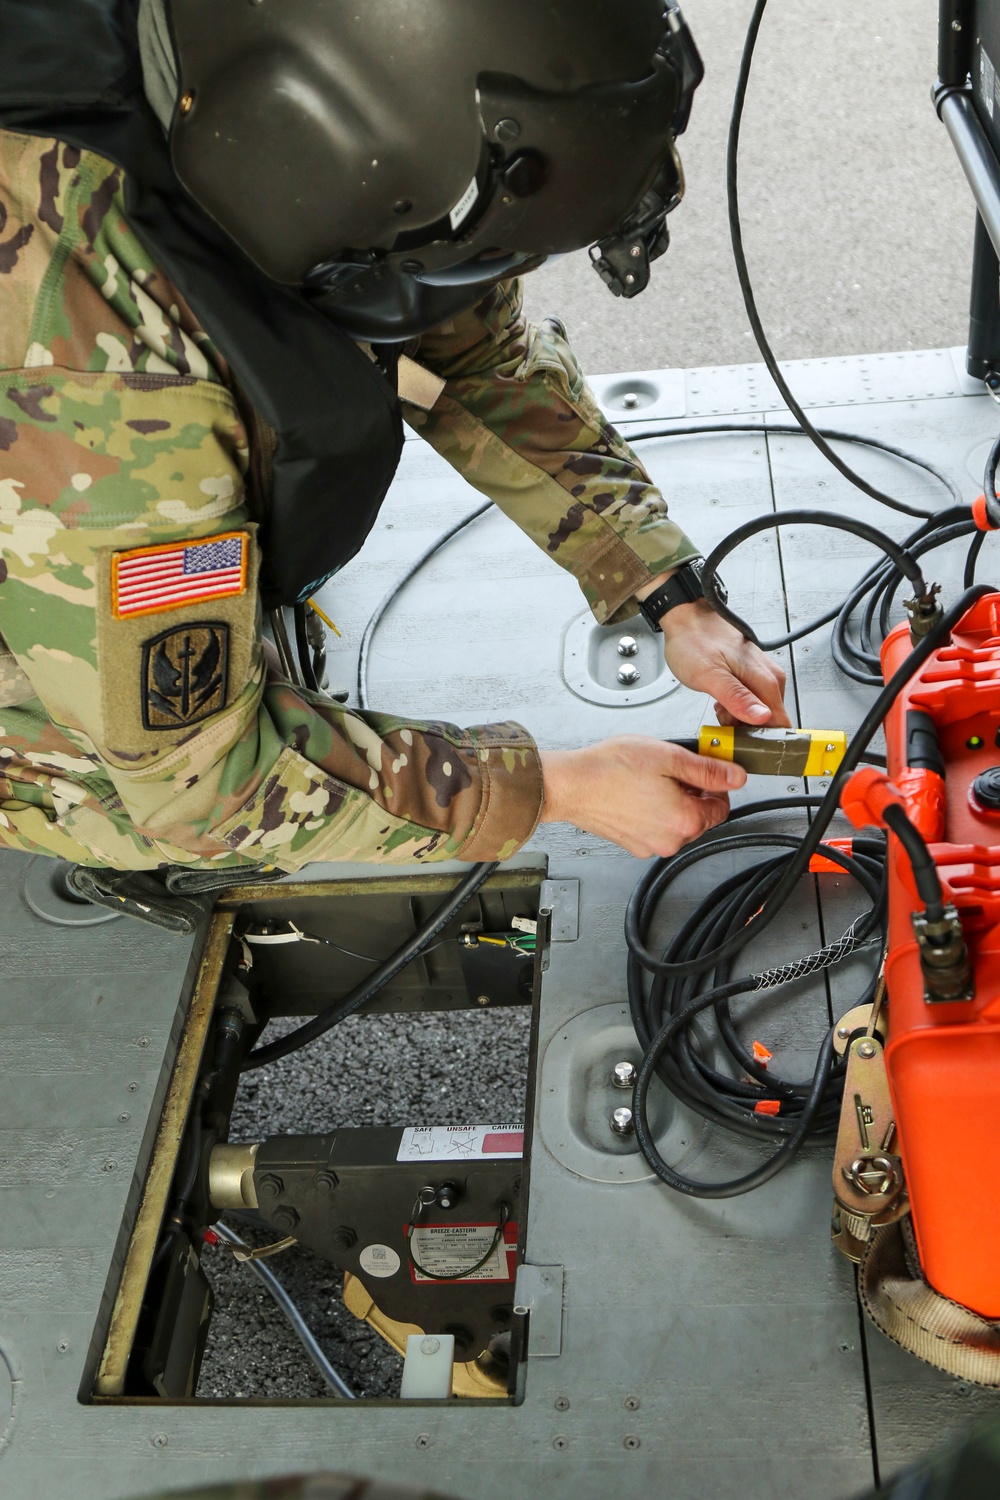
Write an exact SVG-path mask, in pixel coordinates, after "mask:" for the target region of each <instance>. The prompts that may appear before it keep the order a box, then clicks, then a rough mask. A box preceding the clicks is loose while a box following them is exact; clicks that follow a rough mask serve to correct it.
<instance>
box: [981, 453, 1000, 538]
mask: <svg viewBox="0 0 1000 1500" xmlns="http://www.w3.org/2000/svg"><path fill="white" fill-rule="evenodd" d="M998 463H1000V437H997V438H996V439H995V440H994V443H993V446H992V448H991V449H990V451H989V456H988V458H987V460H986V473H985V475H984V477H983V498H984V499H985V501H986V514H987V516H988V517H989V521H990V525H991V526H993V527H1000V498H998V496H997V464H998Z"/></svg>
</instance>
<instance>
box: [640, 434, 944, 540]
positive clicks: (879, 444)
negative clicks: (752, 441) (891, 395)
mask: <svg viewBox="0 0 1000 1500" xmlns="http://www.w3.org/2000/svg"><path fill="white" fill-rule="evenodd" d="M765 424H766V425H763V426H762V425H761V424H760V423H759V422H711V423H708V424H706V425H705V426H701V427H699V426H687V427H644V428H643V430H642V431H641V432H632V433H630V434H629V439H628V440H629V442H630V443H644V442H649V441H651V440H652V439H654V438H680V437H712V436H714V435H716V434H719V435H723V434H725V433H747V434H748V435H749V436H751V437H758V438H763V439H764V441H765V442H766V441H767V439H768V438H771V437H808V436H809V434H808V432H806V431H805V430H804V429H803V428H802V427H796V426H792V424H791V423H789V422H774V421H770V420H768V419H766V418H765ZM815 430H816V431H817V432H818V433H819V435H820V437H822V438H825V439H826V440H827V442H834V443H855V444H857V446H858V447H860V448H874V449H875V450H876V452H879V453H888V454H889V455H890V456H891V457H892V458H900V459H902V460H903V462H904V463H908V464H912V465H913V467H914V468H915V469H923V470H924V471H925V472H926V473H927V474H929V475H930V476H931V478H932V479H935V480H937V481H938V483H939V484H941V485H942V486H943V487H944V488H945V489H946V490H947V491H948V494H949V495H950V496H951V499H952V501H953V503H954V504H955V505H961V506H963V507H964V508H965V509H966V510H968V504H967V502H966V501H965V500H964V499H963V496H962V491H961V490H960V489H959V487H958V485H957V484H956V482H955V480H954V479H952V477H951V475H950V474H946V473H945V472H944V470H943V469H939V468H938V467H937V465H936V464H933V463H931V462H930V460H929V459H926V458H921V457H920V455H919V454H917V453H911V452H910V451H909V449H907V448H898V447H896V445H895V444H894V443H887V442H884V441H883V440H882V439H881V438H874V437H865V436H862V434H861V433H859V432H841V431H840V430H839V429H838V428H833V427H817V428H816V429H815ZM873 498H874V499H876V500H877V499H878V498H879V496H878V495H876V496H873ZM891 503H892V506H893V509H894V510H899V511H902V512H903V514H904V515H908V516H919V517H922V518H923V519H925V520H932V519H933V518H934V517H935V516H936V515H938V514H939V512H938V511H933V510H921V509H920V508H919V507H918V506H914V505H905V504H904V503H903V502H902V501H901V500H897V501H894V502H891Z"/></svg>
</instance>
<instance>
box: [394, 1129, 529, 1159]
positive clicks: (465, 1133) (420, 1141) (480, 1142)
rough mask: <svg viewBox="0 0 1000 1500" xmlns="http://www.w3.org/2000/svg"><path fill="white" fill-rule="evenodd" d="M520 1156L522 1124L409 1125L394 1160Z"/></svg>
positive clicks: (515, 1157) (513, 1157)
mask: <svg viewBox="0 0 1000 1500" xmlns="http://www.w3.org/2000/svg"><path fill="white" fill-rule="evenodd" d="M523 1155H524V1126H523V1125H411V1126H409V1127H408V1128H407V1129H406V1130H404V1131H403V1139H402V1140H401V1141H400V1143H399V1150H398V1151H397V1152H396V1160H397V1161H503V1160H505V1159H506V1160H508V1161H513V1160H517V1159H518V1158H519V1157H521V1156H523Z"/></svg>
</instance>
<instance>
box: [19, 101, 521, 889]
mask: <svg viewBox="0 0 1000 1500" xmlns="http://www.w3.org/2000/svg"><path fill="white" fill-rule="evenodd" d="M120 187H121V184H120V174H119V173H118V172H117V170H116V169H114V168H113V167H112V166H111V164H110V163H108V162H106V161H104V160H103V159H102V158H99V157H96V156H94V155H93V154H91V153H82V154H81V153H80V152H78V151H75V150H73V149H72V148H70V147H63V146H61V145H60V143H59V142H52V141H40V140H35V139H34V138H29V137H24V136H13V135H11V134H10V133H9V132H2V131H0V457H2V460H3V462H2V465H0V637H2V639H0V845H6V846H7V847H13V848H18V849H24V850H29V851H38V850H40V851H42V852H44V853H47V854H52V855H57V856H62V857H64V858H67V859H72V860H77V861H83V862H85V863H91V864H94V863H96V864H100V865H108V866H112V867H115V868H120V869H142V868H150V867H155V866H157V865H162V864H164V863H171V864H190V865H199V864H201V865H204V864H216V863H218V864H223V865H229V864H241V863H245V862H255V863H258V862H260V863H263V862H267V863H272V864H276V865H278V866H280V867H281V868H282V869H286V870H296V869H299V868H300V867H301V866H302V865H304V864H305V863H307V862H309V861H314V860H320V859H322V860H343V859H350V860H359V861H371V862H382V863H392V864H398V863H406V862H421V863H422V862H426V861H431V860H441V859H446V858H452V857H454V858H458V859H462V860H470V861H471V860H479V859H496V858H505V857H506V856H508V855H510V854H512V853H514V851H515V850H516V849H517V848H518V847H519V846H520V844H521V843H522V842H523V841H524V840H525V839H526V838H527V837H528V836H529V835H530V833H531V832H532V830H533V828H534V825H535V822H536V820H537V817H538V814H539V810H540V805H541V796H542V785H541V772H540V768H539V761H538V754H537V751H536V749H535V746H534V744H533V742H532V740H531V739H530V737H529V736H528V735H527V734H526V733H525V731H524V730H522V729H521V728H520V727H519V726H518V725H514V724H499V725H486V726H483V727H479V728H473V729H459V728H456V727H455V726H454V725H449V724H438V723H411V722H406V721H404V720H401V719H396V718H392V717H390V716H388V715H384V714H376V713H367V714H361V713H354V712H352V711H350V710H349V709H346V708H344V707H342V706H341V705H339V704H337V703H332V702H330V701H329V700H328V699H326V698H324V697H322V696H321V695H319V694H310V693H306V692H300V691H298V690H297V689H296V688H294V687H292V686H291V685H290V684H289V683H288V682H286V681H284V680H283V679H281V678H279V677H276V676H274V675H272V674H270V673H269V672H268V669H267V666H266V663H265V660H264V656H263V651H262V646H261V634H260V609H259V604H258V598H257V590H256V576H257V569H258V565H259V552H258V546H257V541H256V536H255V527H254V525H253V523H252V520H251V518H250V516H249V513H248V510H247V508H246V504H245V496H244V476H245V472H246V469H247V437H246V433H245V431H244V428H243V424H242V421H241V419H240V414H239V412H238V410H237V407H236V404H235V402H234V399H233V395H232V393H231V392H230V390H229V388H228V385H227V381H226V371H225V367H224V364H223V363H222V362H221V361H219V360H218V358H217V357H216V355H215V352H214V351H213V349H212V347H211V345H210V344H209V342H208V341H207V340H206V339H205V337H204V334H203V333H201V332H200V330H199V329H198V328H197V326H196V324H195V323H194V321H193V319H192V318H191V315H190V310H189V309H186V308H185V307H184V306H183V302H182V299H179V298H178V297H177V294H176V292H175V291H174V290H173V289H172V288H171V287H170V286H169V284H168V283H167V282H166V281H165V279H164V278H163V277H162V275H161V274H160V273H159V272H158V271H157V269H156V267H155V266H154V265H153V264H152V262H150V260H149V258H148V255H147V252H146V251H145V250H144V248H143V246H142V245H141V244H140V243H139V242H138V241H137V240H136V238H135V236H134V234H133V233H132V231H131V229H130V227H129V225H128V223H127V221H126V220H125V217H124V211H123V207H122V200H121V191H120Z"/></svg>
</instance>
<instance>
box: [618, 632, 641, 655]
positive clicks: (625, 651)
mask: <svg viewBox="0 0 1000 1500" xmlns="http://www.w3.org/2000/svg"><path fill="white" fill-rule="evenodd" d="M638 653H639V642H638V641H637V640H636V638H635V636H634V635H623V636H622V638H621V640H620V641H619V642H618V655H619V656H637V655H638Z"/></svg>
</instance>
